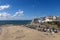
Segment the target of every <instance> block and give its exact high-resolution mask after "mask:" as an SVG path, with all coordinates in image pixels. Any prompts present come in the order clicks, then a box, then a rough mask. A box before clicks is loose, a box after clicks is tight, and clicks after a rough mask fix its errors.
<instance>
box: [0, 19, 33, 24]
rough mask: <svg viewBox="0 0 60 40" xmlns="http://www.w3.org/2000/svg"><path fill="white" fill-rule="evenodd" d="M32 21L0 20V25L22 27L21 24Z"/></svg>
mask: <svg viewBox="0 0 60 40" xmlns="http://www.w3.org/2000/svg"><path fill="white" fill-rule="evenodd" d="M31 21H32V20H0V25H3V24H16V25H18V24H19V25H22V24H29V23H31Z"/></svg>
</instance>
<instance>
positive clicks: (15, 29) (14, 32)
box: [0, 25, 60, 40]
mask: <svg viewBox="0 0 60 40" xmlns="http://www.w3.org/2000/svg"><path fill="white" fill-rule="evenodd" d="M0 40H60V33H54V34H50V33H47V32H40V31H37V30H34V29H30V28H27V27H25V26H23V25H3V26H1V27H0Z"/></svg>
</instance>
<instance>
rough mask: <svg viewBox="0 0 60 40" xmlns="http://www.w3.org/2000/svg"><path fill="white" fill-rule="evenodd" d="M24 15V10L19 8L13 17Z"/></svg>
mask: <svg viewBox="0 0 60 40" xmlns="http://www.w3.org/2000/svg"><path fill="white" fill-rule="evenodd" d="M22 15H24V11H21V10H19V11H17V12H16V13H15V14H14V15H13V16H12V17H17V16H22Z"/></svg>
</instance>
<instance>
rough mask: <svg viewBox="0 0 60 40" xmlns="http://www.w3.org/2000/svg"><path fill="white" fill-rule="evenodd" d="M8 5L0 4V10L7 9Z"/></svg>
mask: <svg viewBox="0 0 60 40" xmlns="http://www.w3.org/2000/svg"><path fill="white" fill-rule="evenodd" d="M9 7H10V5H1V6H0V10H4V9H7V8H9Z"/></svg>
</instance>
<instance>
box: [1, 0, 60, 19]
mask: <svg viewBox="0 0 60 40" xmlns="http://www.w3.org/2000/svg"><path fill="white" fill-rule="evenodd" d="M41 16H60V0H0V19H1V20H10V19H13V20H23V19H32V18H34V17H41Z"/></svg>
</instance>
